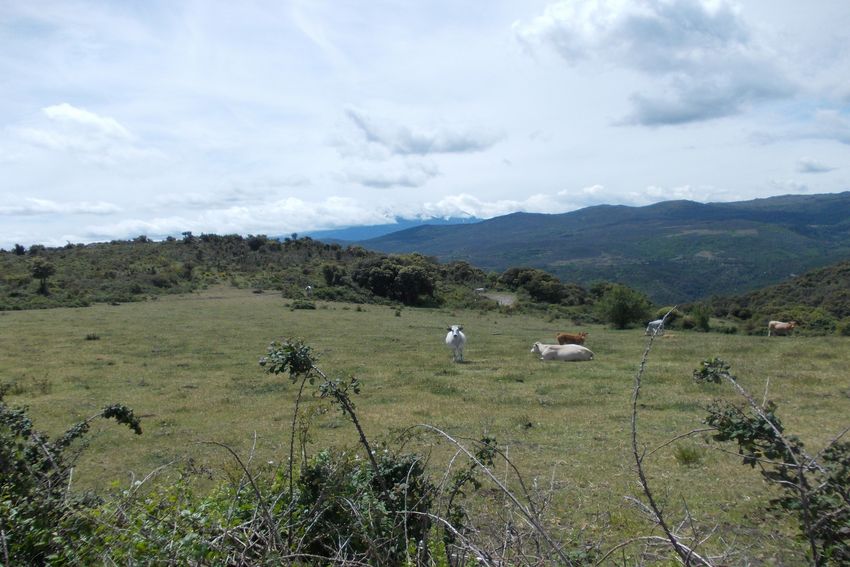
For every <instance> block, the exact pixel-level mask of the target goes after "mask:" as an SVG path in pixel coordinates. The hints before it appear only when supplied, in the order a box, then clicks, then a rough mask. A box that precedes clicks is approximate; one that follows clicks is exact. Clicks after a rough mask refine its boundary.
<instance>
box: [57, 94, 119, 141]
mask: <svg viewBox="0 0 850 567" xmlns="http://www.w3.org/2000/svg"><path fill="white" fill-rule="evenodd" d="M42 112H44V114H45V115H46V116H47V117H48V118H50V119H51V120H55V121H57V122H65V123H72V124H78V125H81V126H83V127H85V128H88V129H91V130H94V131H95V132H99V133H101V134H103V135H104V136H108V137H111V138H118V139H125V140H129V139H131V138H132V136H131V135H130V132H128V131H127V129H126V128H124V126H122V125H121V124H119V123H118V121H117V120H115V119H114V118H110V117H108V116H98V115H97V114H95V113H94V112H89V111H88V110H83V109H82V108H77V107H75V106H71V105H70V104H68V103H67V102H63V103H61V104H56V105H53V106H48V107H46V108H44V109H42Z"/></svg>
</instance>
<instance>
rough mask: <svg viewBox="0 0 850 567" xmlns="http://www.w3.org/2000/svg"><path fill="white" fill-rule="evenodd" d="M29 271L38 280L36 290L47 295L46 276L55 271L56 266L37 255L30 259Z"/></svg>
mask: <svg viewBox="0 0 850 567" xmlns="http://www.w3.org/2000/svg"><path fill="white" fill-rule="evenodd" d="M30 273H31V274H32V277H34V278H36V279H37V280H39V282H40V283H39V286H38V292H39V293H41V294H43V295H47V278H49V277H50V276H52V275H53V274H55V273H56V267H55V266H54V265H53V264H51V263H50V262H48V261H47V260H45V259H44V258H41V257H37V258H35V259H34V260H33V261H32V267H31V268H30Z"/></svg>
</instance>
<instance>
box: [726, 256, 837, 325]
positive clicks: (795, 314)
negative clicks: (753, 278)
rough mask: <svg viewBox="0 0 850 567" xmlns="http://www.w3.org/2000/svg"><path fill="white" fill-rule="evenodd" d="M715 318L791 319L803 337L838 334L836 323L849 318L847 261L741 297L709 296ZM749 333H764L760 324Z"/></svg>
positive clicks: (762, 321)
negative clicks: (799, 327)
mask: <svg viewBox="0 0 850 567" xmlns="http://www.w3.org/2000/svg"><path fill="white" fill-rule="evenodd" d="M710 303H711V306H712V308H713V309H714V312H715V314H716V315H717V316H720V317H735V318H737V319H740V320H750V319H756V320H758V321H759V323H766V322H767V321H768V320H785V321H789V320H795V321H798V322H799V323H800V326H801V328H803V329H805V331H804V332H805V333H806V334H812V335H829V334H833V333H836V332H837V333H839V334H841V333H842V326H841V324H840V321H842V320H844V319H846V318H847V317H850V262H846V261H845V262H839V263H837V264H833V265H830V266H827V267H824V268H819V269H816V270H812V271H810V272H808V273H806V274H803V275H801V276H798V277H795V278H793V279H791V280H789V281H787V282H783V283H780V284H777V285H773V286H769V287H766V288H763V289H759V290H757V291H753V292H750V293H748V294H745V295H739V296H732V297H713V298H712V299H711V302H710ZM752 331H753V332H755V333H759V334H760V333H762V332H764V328H763V326H761V325H754V326H753V328H752Z"/></svg>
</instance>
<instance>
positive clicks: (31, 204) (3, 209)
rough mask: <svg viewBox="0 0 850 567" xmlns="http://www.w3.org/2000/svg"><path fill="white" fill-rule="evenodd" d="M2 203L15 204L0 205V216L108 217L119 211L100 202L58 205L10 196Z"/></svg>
mask: <svg viewBox="0 0 850 567" xmlns="http://www.w3.org/2000/svg"><path fill="white" fill-rule="evenodd" d="M3 202H5V203H15V204H12V205H9V204H6V205H0V215H16V216H17V215H20V216H37V215H55V214H64V215H108V214H112V213H117V212H120V211H121V208H120V207H118V206H116V205H113V204H112V203H105V202H102V201H98V202H88V201H79V202H65V203H60V202H57V201H51V200H49V199H36V198H24V199H16V198H13V197H11V196H6V197H5V198H4V199H3Z"/></svg>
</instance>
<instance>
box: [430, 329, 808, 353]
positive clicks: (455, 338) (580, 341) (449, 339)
mask: <svg viewBox="0 0 850 567" xmlns="http://www.w3.org/2000/svg"><path fill="white" fill-rule="evenodd" d="M796 326H797V322H796V321H789V322H785V321H770V322H769V323H768V324H767V336H768V337H771V336H776V335H787V334H788V333H790V332H791V331H792V330H793V329H794V327H796ZM447 330H448V333H447V334H446V346H448V347H449V348H451V349H452V360H453V361H454V362H463V347H464V345H466V335H464V334H463V326H461V325H452V326H451V327H448V329H447ZM663 334H664V319H656V320H655V321H650V322H649V323H647V325H646V331H645V332H644V335H646V336H650V335H651V336H661V335H663ZM555 339H557V341H558V344H556V345H550V344H544V343H540V342H537V343H534V345H533V346H532V347H531V352H532V353H534V354H536V355H538V356H539V357H540V360H561V361H564V362H575V361H582V360H593V351H592V350H590V349H589V348H587V347H585V346H584V341H585V340H586V339H587V333H585V332H581V333H558V334H557V335H555Z"/></svg>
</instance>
